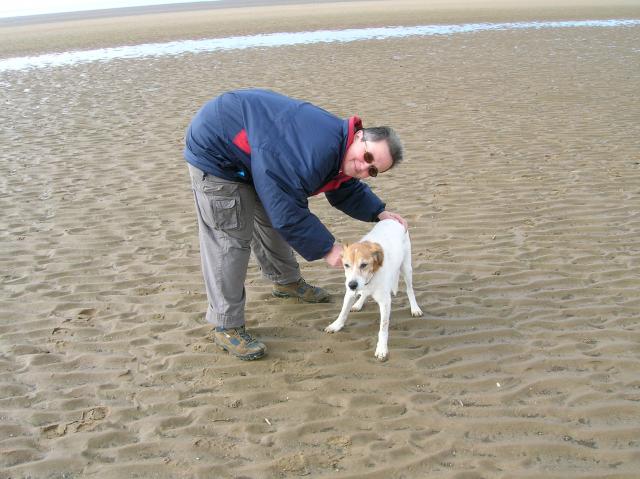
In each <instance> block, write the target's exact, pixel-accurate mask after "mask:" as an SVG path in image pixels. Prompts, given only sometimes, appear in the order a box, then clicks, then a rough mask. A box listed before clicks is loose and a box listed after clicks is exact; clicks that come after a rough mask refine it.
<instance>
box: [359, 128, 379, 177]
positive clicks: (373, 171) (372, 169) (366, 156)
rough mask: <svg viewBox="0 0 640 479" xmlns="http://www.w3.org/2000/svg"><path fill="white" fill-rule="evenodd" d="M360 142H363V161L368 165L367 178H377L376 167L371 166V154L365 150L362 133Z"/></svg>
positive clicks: (365, 144)
mask: <svg viewBox="0 0 640 479" xmlns="http://www.w3.org/2000/svg"><path fill="white" fill-rule="evenodd" d="M362 141H364V161H366V162H367V163H368V164H369V165H370V166H369V176H370V177H371V178H375V177H376V176H378V167H377V166H375V165H372V164H371V163H373V154H371V153H369V150H368V149H367V140H365V139H364V133H363V134H362Z"/></svg>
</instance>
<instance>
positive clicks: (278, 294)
mask: <svg viewBox="0 0 640 479" xmlns="http://www.w3.org/2000/svg"><path fill="white" fill-rule="evenodd" d="M271 296H273V297H275V298H296V299H299V300H300V301H303V302H305V303H311V304H317V303H330V302H331V297H328V298H325V299H318V300H309V299H304V298H303V297H301V296H297V295H295V294H289V293H281V292H279V291H271Z"/></svg>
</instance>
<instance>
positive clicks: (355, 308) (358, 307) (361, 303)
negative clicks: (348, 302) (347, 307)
mask: <svg viewBox="0 0 640 479" xmlns="http://www.w3.org/2000/svg"><path fill="white" fill-rule="evenodd" d="M367 298H368V295H366V294H364V293H362V294H361V295H360V297H359V298H358V301H356V304H354V305H353V306H351V311H360V310H361V309H362V306H364V302H365V301H366V300H367Z"/></svg>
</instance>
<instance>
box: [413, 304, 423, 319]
mask: <svg viewBox="0 0 640 479" xmlns="http://www.w3.org/2000/svg"><path fill="white" fill-rule="evenodd" d="M422 314H423V313H422V310H421V309H420V308H419V307H418V306H416V307H415V308H411V316H415V317H418V316H422Z"/></svg>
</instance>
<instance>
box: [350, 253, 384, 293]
mask: <svg viewBox="0 0 640 479" xmlns="http://www.w3.org/2000/svg"><path fill="white" fill-rule="evenodd" d="M383 260H384V253H383V251H382V247H381V246H380V245H379V244H378V243H372V242H371V241H363V242H362V243H353V244H350V245H344V248H343V251H342V265H343V266H344V275H345V277H346V280H345V285H346V286H347V289H348V290H351V291H360V290H361V289H362V288H363V287H364V286H365V285H366V284H368V283H369V281H371V278H372V277H373V275H374V274H375V272H376V271H378V269H379V268H380V266H382V262H383Z"/></svg>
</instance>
